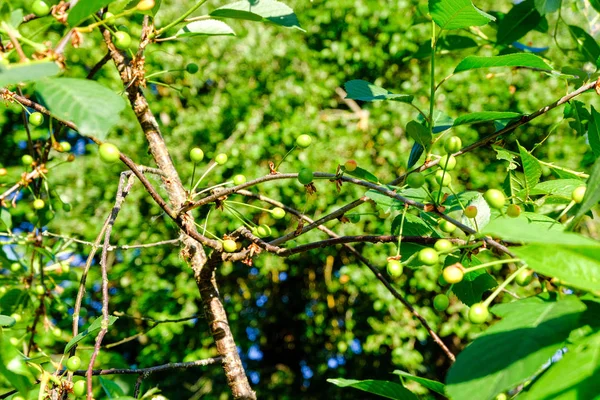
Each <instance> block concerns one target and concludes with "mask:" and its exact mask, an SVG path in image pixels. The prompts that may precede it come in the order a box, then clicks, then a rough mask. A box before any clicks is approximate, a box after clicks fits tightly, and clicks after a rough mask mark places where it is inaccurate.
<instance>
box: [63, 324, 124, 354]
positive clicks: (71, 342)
mask: <svg viewBox="0 0 600 400" xmlns="http://www.w3.org/2000/svg"><path fill="white" fill-rule="evenodd" d="M118 319H119V318H118V317H115V316H112V315H109V316H108V326H111V325H112V324H114V323H115V321H116V320H118ZM101 328H102V318H96V319H95V320H94V322H92V323H91V324H90V326H89V327H88V328H87V329H86V330H84V331H83V332H79V334H77V336H75V337H74V338H73V339H71V340H69V343H67V345H66V346H65V351H64V352H65V353H67V352H68V351H69V350H71V349H72V348H73V346H75V345H76V344H77V343H79V342H81V341H82V340H83V339H85V338H86V337H88V336H90V335H95V334H96V333H98V332H99V331H100V329H101Z"/></svg>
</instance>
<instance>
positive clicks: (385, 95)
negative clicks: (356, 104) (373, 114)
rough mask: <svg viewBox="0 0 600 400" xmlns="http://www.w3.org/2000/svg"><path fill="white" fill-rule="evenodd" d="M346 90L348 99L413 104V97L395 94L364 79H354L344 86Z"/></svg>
mask: <svg viewBox="0 0 600 400" xmlns="http://www.w3.org/2000/svg"><path fill="white" fill-rule="evenodd" d="M344 88H345V89H346V93H347V94H348V95H347V96H346V98H347V99H352V100H360V101H380V100H393V101H400V102H402V103H411V102H412V100H413V96H410V95H407V94H395V93H392V92H390V91H389V90H386V89H384V88H382V87H379V86H376V85H373V84H372V83H369V82H367V81H363V80H362V79H354V80H352V81H348V82H346V83H345V84H344Z"/></svg>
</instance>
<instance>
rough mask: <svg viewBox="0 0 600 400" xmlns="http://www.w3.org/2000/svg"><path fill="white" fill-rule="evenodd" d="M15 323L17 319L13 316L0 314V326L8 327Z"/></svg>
mask: <svg viewBox="0 0 600 400" xmlns="http://www.w3.org/2000/svg"><path fill="white" fill-rule="evenodd" d="M16 323H17V321H16V320H15V319H14V318H13V317H9V316H8V315H0V327H4V328H10V327H11V326H14V325H15V324H16Z"/></svg>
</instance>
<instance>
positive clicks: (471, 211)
mask: <svg viewBox="0 0 600 400" xmlns="http://www.w3.org/2000/svg"><path fill="white" fill-rule="evenodd" d="M477 212H478V210H477V207H475V206H468V207H467V208H465V211H464V214H465V217H467V218H475V217H476V216H477Z"/></svg>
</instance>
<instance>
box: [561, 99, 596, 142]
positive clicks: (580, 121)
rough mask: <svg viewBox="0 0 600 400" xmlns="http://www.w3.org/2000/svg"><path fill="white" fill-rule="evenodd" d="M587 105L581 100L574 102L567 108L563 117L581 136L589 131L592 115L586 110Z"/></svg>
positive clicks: (568, 104)
mask: <svg viewBox="0 0 600 400" xmlns="http://www.w3.org/2000/svg"><path fill="white" fill-rule="evenodd" d="M585 106H586V105H585V103H583V102H581V101H579V100H573V101H571V102H569V103H567V105H566V106H565V109H564V113H563V116H564V117H565V118H567V119H572V120H573V121H569V126H570V127H571V128H573V129H574V130H575V131H576V132H577V134H578V135H579V136H583V135H584V134H585V132H586V130H587V125H588V122H589V120H590V113H589V112H588V110H587V109H586V108H585Z"/></svg>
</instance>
